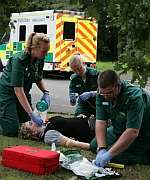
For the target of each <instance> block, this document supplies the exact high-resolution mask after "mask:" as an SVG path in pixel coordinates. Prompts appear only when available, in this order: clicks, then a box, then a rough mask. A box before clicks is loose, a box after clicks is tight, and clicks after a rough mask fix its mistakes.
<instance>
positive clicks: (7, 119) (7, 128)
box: [0, 100, 30, 136]
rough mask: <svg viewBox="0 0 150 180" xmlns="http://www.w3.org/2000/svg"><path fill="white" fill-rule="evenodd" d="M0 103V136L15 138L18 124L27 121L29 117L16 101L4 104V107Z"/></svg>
mask: <svg viewBox="0 0 150 180" xmlns="http://www.w3.org/2000/svg"><path fill="white" fill-rule="evenodd" d="M29 102H30V101H29ZM2 103H3V102H2V101H0V104H1V106H0V110H1V112H0V131H1V132H0V134H2V135H6V136H17V135H18V129H19V126H20V124H21V123H24V122H26V121H29V120H30V117H29V116H28V114H27V113H26V112H25V110H24V109H23V107H22V106H21V105H20V103H19V102H18V101H16V100H14V101H12V100H11V101H8V102H7V103H6V102H5V104H4V106H2Z"/></svg>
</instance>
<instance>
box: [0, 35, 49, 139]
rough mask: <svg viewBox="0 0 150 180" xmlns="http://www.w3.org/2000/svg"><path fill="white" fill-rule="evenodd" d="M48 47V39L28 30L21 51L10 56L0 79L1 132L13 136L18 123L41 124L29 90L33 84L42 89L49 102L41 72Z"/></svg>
mask: <svg viewBox="0 0 150 180" xmlns="http://www.w3.org/2000/svg"><path fill="white" fill-rule="evenodd" d="M49 48H50V40H49V39H48V37H47V36H46V35H45V34H43V33H31V34H30V35H29V37H28V39H27V42H26V48H25V51H23V52H20V53H17V54H15V55H14V56H12V57H11V58H10V59H9V61H8V63H7V65H6V67H5V69H4V71H3V73H2V76H1V78H0V128H1V134H3V135H6V136H17V135H18V128H19V125H20V123H24V122H26V121H29V120H30V119H31V120H32V121H34V122H35V123H36V124H37V125H38V126H41V125H42V123H43V121H42V119H41V117H40V116H38V115H36V114H35V113H34V112H33V109H32V107H31V96H30V93H29V91H30V89H31V88H32V83H36V84H37V86H38V88H39V89H40V90H41V91H42V92H43V96H42V99H44V100H45V101H46V102H47V103H48V105H50V96H49V92H48V91H47V90H46V88H45V86H44V83H43V80H42V72H43V66H44V57H45V55H46V54H47V52H48V50H49Z"/></svg>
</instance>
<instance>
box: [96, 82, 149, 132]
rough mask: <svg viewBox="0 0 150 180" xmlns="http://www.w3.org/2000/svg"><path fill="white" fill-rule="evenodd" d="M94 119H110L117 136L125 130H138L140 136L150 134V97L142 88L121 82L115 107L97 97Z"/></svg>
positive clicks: (102, 98)
mask: <svg viewBox="0 0 150 180" xmlns="http://www.w3.org/2000/svg"><path fill="white" fill-rule="evenodd" d="M96 119H97V120H108V119H111V121H112V125H113V127H114V133H116V134H117V135H121V134H122V133H123V131H124V130H125V129H126V128H135V129H140V134H145V133H147V132H148V133H149V134H150V120H149V119H150V95H149V94H148V93H147V92H146V91H144V90H143V89H142V88H140V87H137V86H134V85H132V84H130V83H128V82H126V81H122V88H121V93H120V95H119V97H118V99H117V103H116V104H115V105H113V104H112V102H109V101H106V100H105V99H104V97H103V96H101V95H99V94H98V95H97V97H96Z"/></svg>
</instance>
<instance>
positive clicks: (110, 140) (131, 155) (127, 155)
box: [90, 126, 150, 165]
mask: <svg viewBox="0 0 150 180" xmlns="http://www.w3.org/2000/svg"><path fill="white" fill-rule="evenodd" d="M117 139H118V137H117V136H116V135H115V134H114V133H113V127H112V126H111V127H109V128H108V129H107V147H108V149H109V148H110V147H111V146H112V145H113V144H114V143H115V142H116V141H117ZM148 139H149V137H146V138H145V139H143V138H138V139H137V140H135V141H134V142H133V143H132V144H131V145H130V146H129V148H128V149H127V150H125V151H124V152H122V153H120V154H119V155H118V156H116V157H114V158H113V159H112V162H117V163H122V164H130V165H132V164H150V156H149V154H150V143H149V142H150V141H149V140H148ZM90 148H91V150H92V151H93V152H96V149H97V142H96V138H94V139H93V140H92V141H91V143H90Z"/></svg>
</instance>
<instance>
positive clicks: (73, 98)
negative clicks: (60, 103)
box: [69, 93, 76, 106]
mask: <svg viewBox="0 0 150 180" xmlns="http://www.w3.org/2000/svg"><path fill="white" fill-rule="evenodd" d="M69 97H70V104H71V105H72V106H74V105H75V104H76V93H70V95H69Z"/></svg>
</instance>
